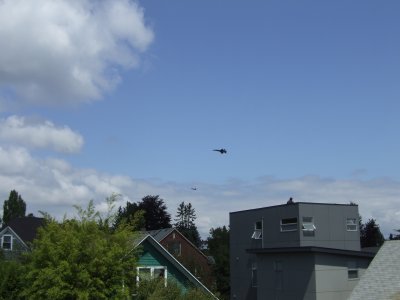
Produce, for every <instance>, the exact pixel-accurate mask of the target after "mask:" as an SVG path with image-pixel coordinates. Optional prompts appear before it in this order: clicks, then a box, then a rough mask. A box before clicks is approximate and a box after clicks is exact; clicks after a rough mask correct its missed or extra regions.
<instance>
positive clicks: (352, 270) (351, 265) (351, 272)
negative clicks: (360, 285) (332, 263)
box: [347, 262, 358, 279]
mask: <svg viewBox="0 0 400 300" xmlns="http://www.w3.org/2000/svg"><path fill="white" fill-rule="evenodd" d="M347 278H348V279H358V267H357V264H356V263H355V262H348V263H347Z"/></svg>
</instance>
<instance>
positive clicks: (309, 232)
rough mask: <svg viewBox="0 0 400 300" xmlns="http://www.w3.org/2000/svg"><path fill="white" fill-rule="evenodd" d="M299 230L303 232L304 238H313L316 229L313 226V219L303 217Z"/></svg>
mask: <svg viewBox="0 0 400 300" xmlns="http://www.w3.org/2000/svg"><path fill="white" fill-rule="evenodd" d="M301 229H302V230H303V235H304V236H314V235H315V229H316V227H315V225H314V219H313V217H303V222H302V224H301Z"/></svg>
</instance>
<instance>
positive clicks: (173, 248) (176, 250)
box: [168, 241, 182, 256]
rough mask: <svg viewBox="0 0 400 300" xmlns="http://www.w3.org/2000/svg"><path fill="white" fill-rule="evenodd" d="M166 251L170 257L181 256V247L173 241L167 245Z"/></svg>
mask: <svg viewBox="0 0 400 300" xmlns="http://www.w3.org/2000/svg"><path fill="white" fill-rule="evenodd" d="M168 250H169V252H170V253H171V254H172V255H176V256H181V254H182V245H181V243H180V242H177V241H174V242H170V243H168Z"/></svg>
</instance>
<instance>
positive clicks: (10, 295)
mask: <svg viewBox="0 0 400 300" xmlns="http://www.w3.org/2000/svg"><path fill="white" fill-rule="evenodd" d="M21 274H23V267H22V265H21V263H20V262H18V261H12V260H11V261H7V260H3V259H2V258H0V300H6V299H19V296H18V294H19V292H20V289H21V286H22V281H21V278H22V276H21Z"/></svg>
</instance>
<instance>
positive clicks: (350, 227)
mask: <svg viewBox="0 0 400 300" xmlns="http://www.w3.org/2000/svg"><path fill="white" fill-rule="evenodd" d="M346 228H347V231H357V219H356V218H347V220H346Z"/></svg>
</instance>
